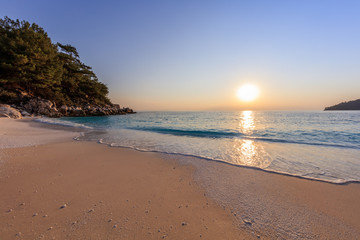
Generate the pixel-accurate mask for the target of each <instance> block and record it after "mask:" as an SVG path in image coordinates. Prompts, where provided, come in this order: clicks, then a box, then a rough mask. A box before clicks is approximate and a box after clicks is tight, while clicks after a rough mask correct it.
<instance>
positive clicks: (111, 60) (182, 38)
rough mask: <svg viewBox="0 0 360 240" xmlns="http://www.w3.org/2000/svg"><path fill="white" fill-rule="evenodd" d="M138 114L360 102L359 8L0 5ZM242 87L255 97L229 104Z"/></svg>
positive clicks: (309, 4)
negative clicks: (39, 30) (73, 55)
mask: <svg viewBox="0 0 360 240" xmlns="http://www.w3.org/2000/svg"><path fill="white" fill-rule="evenodd" d="M0 6H1V7H0V17H1V18H3V17H5V16H8V17H10V18H12V19H20V20H27V21H29V22H31V23H32V22H35V23H37V24H38V25H40V26H41V27H43V28H44V30H45V31H46V32H47V33H48V35H49V36H50V38H51V39H52V41H53V42H60V43H63V44H71V45H73V46H75V47H76V48H77V50H78V52H79V54H80V59H81V60H82V61H83V62H84V63H85V64H87V65H89V66H91V67H92V68H93V70H94V72H95V73H96V75H97V76H98V78H99V80H100V81H101V82H103V83H105V84H106V85H107V86H108V87H109V91H110V94H109V97H110V99H111V100H112V101H113V102H114V103H119V104H120V105H121V106H128V107H131V108H133V109H135V110H137V111H152V110H158V111H164V110H167V111H168V110H170V111H205V110H322V109H323V108H324V107H325V106H329V105H334V104H337V103H339V102H343V101H349V100H354V99H358V98H360V31H359V26H360V1H351V0H316V1H314V0H293V1H289V0H283V1H280V0H273V1H270V0H266V1H265V0H264V1H261V0H248V1H241V0H237V1H227V0H219V1H211V0H206V1H205V0H203V1H200V0H190V1H187V0H183V1H169V0H163V1H157V0H156V1H151V0H146V1H145V0H144V1H138V0H129V1H125V0H124V1H121V0H119V1H107V0H102V1H91V0H88V1H75V0H72V1H68V0H62V1H52V0H46V1H45V0H31V1H28V0H11V1H8V0H7V1H4V0H0ZM244 84H253V85H256V86H257V87H258V88H259V90H260V94H259V97H258V98H257V99H256V100H254V101H252V102H243V101H240V100H239V99H238V98H237V97H236V93H237V90H238V88H239V87H240V86H242V85H244Z"/></svg>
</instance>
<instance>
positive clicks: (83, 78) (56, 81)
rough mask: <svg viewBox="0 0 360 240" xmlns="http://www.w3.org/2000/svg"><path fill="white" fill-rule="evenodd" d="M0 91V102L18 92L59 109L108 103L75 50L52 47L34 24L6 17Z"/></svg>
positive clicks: (1, 28)
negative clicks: (0, 93)
mask: <svg viewBox="0 0 360 240" xmlns="http://www.w3.org/2000/svg"><path fill="white" fill-rule="evenodd" d="M0 90H1V92H2V93H3V97H2V98H1V99H0V100H2V101H4V99H13V96H14V93H15V92H18V91H19V90H21V91H26V92H28V93H29V94H31V95H34V96H39V97H42V98H45V99H48V100H51V101H54V102H56V103H57V104H58V105H62V104H70V105H71V104H83V103H96V104H109V103H110V101H109V99H108V98H107V97H106V96H107V94H108V88H107V86H106V85H104V84H103V83H101V82H99V81H98V78H97V77H96V75H95V73H94V72H93V71H92V70H91V67H89V66H86V65H85V64H84V63H82V62H81V61H80V57H79V54H78V52H77V50H76V48H75V47H73V46H71V45H63V44H60V43H57V44H54V43H52V42H51V39H50V38H49V37H48V35H47V33H46V32H45V31H44V30H43V29H42V28H41V27H39V26H38V25H36V24H35V23H33V24H30V23H29V22H27V21H21V22H20V21H19V20H11V19H10V18H8V17H5V18H4V19H0ZM5 92H6V94H5ZM11 92H13V93H12V94H11ZM4 94H5V95H4ZM10 96H12V97H10Z"/></svg>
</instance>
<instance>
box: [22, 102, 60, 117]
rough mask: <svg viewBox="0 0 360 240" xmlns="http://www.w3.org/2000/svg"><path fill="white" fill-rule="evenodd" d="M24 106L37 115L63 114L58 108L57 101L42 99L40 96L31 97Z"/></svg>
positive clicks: (56, 115) (57, 115)
mask: <svg viewBox="0 0 360 240" xmlns="http://www.w3.org/2000/svg"><path fill="white" fill-rule="evenodd" d="M24 108H25V110H26V111H27V112H29V113H34V114H37V115H45V116H47V117H61V116H62V114H61V113H60V112H59V111H58V110H57V108H56V105H55V103H53V102H51V101H50V100H46V99H42V98H39V97H36V98H31V99H30V100H29V101H28V102H27V103H26V104H25V105H24Z"/></svg>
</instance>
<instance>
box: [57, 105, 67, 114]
mask: <svg viewBox="0 0 360 240" xmlns="http://www.w3.org/2000/svg"><path fill="white" fill-rule="evenodd" d="M59 112H60V113H61V114H62V115H64V116H66V115H67V114H68V106H66V105H62V106H61V107H60V108H59Z"/></svg>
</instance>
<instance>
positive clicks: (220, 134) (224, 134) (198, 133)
mask: <svg viewBox="0 0 360 240" xmlns="http://www.w3.org/2000/svg"><path fill="white" fill-rule="evenodd" d="M128 129H132V130H140V131H148V132H156V133H161V134H170V135H174V136H187V137H203V138H231V137H239V136H241V135H243V134H241V133H238V132H230V131H209V130H183V129H174V128H161V127H139V128H128Z"/></svg>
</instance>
